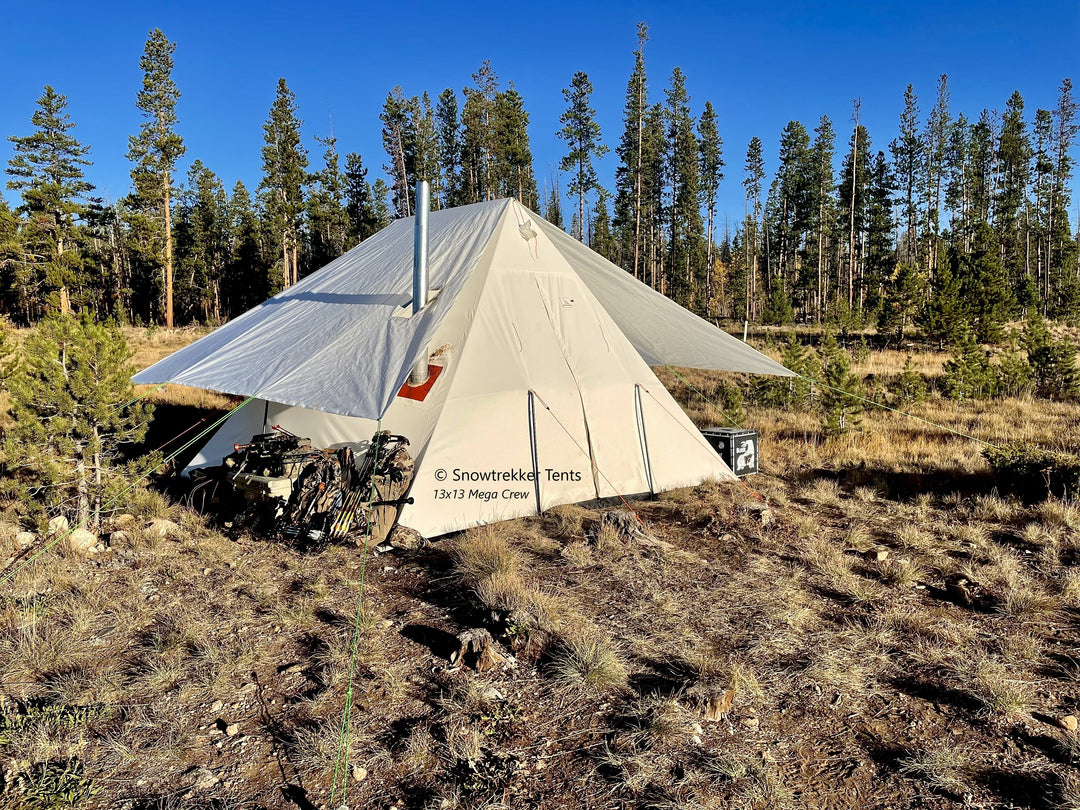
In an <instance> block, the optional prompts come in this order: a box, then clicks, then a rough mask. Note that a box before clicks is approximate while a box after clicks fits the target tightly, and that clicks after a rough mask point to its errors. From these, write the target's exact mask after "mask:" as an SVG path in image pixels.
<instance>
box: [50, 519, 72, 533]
mask: <svg viewBox="0 0 1080 810" xmlns="http://www.w3.org/2000/svg"><path fill="white" fill-rule="evenodd" d="M70 528H71V524H70V523H68V519H67V518H66V517H64V516H63V515H57V516H56V517H54V518H53V519H52V520H50V521H49V534H52V535H57V534H63V533H64V532H66V531H67V530H68V529H70Z"/></svg>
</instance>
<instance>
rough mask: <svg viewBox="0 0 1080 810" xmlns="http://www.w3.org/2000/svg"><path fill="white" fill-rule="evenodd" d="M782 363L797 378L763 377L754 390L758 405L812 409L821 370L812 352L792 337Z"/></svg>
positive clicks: (785, 348) (755, 384) (758, 379)
mask: <svg viewBox="0 0 1080 810" xmlns="http://www.w3.org/2000/svg"><path fill="white" fill-rule="evenodd" d="M780 363H781V364H782V365H783V366H784V367H785V368H787V369H789V370H790V371H794V372H795V373H796V374H798V375H799V376H798V377H773V376H760V377H757V378H755V380H754V386H753V388H752V389H751V391H752V396H753V399H754V401H755V402H757V403H760V404H761V405H766V406H768V407H772V408H787V409H790V408H809V407H810V402H811V392H812V384H811V382H810V380H815V379H817V377H818V375H819V374H820V373H821V366H820V364H819V363H818V360H817V356H816V355H815V354H814V351H813V349H811V348H810V347H809V346H804V345H803V344H802V343H800V342H799V339H798V338H797V337H796V336H795V335H792V336H791V338H790V339H789V340H788V342H787V343H785V344H784V350H783V353H782V355H781V357H780Z"/></svg>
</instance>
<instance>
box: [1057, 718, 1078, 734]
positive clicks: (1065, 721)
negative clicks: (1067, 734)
mask: <svg viewBox="0 0 1080 810" xmlns="http://www.w3.org/2000/svg"><path fill="white" fill-rule="evenodd" d="M1058 724H1059V725H1060V726H1061V727H1062V728H1063V729H1065V730H1066V731H1076V727H1077V725H1078V724H1077V720H1076V715H1074V714H1067V715H1065V716H1064V717H1062V718H1061V719H1060V720H1058Z"/></svg>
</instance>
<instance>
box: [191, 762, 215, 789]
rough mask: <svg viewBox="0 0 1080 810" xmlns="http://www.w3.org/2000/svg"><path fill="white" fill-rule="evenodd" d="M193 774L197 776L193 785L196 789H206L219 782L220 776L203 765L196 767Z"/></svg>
mask: <svg viewBox="0 0 1080 810" xmlns="http://www.w3.org/2000/svg"><path fill="white" fill-rule="evenodd" d="M192 775H193V776H194V777H195V783H194V784H193V785H192V787H193V788H195V790H206V789H207V788H212V787H213V786H214V785H216V784H217V783H218V778H217V776H216V775H215V774H214V772H213V771H211V770H210V769H209V768H207V767H205V766H202V765H200V766H199V767H198V768H196V769H195V770H194V771H193V772H192Z"/></svg>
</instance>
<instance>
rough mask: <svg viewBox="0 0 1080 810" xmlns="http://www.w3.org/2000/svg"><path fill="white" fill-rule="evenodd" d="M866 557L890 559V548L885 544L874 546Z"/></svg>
mask: <svg viewBox="0 0 1080 810" xmlns="http://www.w3.org/2000/svg"><path fill="white" fill-rule="evenodd" d="M866 559H868V560H876V561H877V562H884V561H885V560H887V559H889V550H888V549H887V548H885V546H874V547H873V548H872V549H870V550H869V551H867V552H866Z"/></svg>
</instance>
